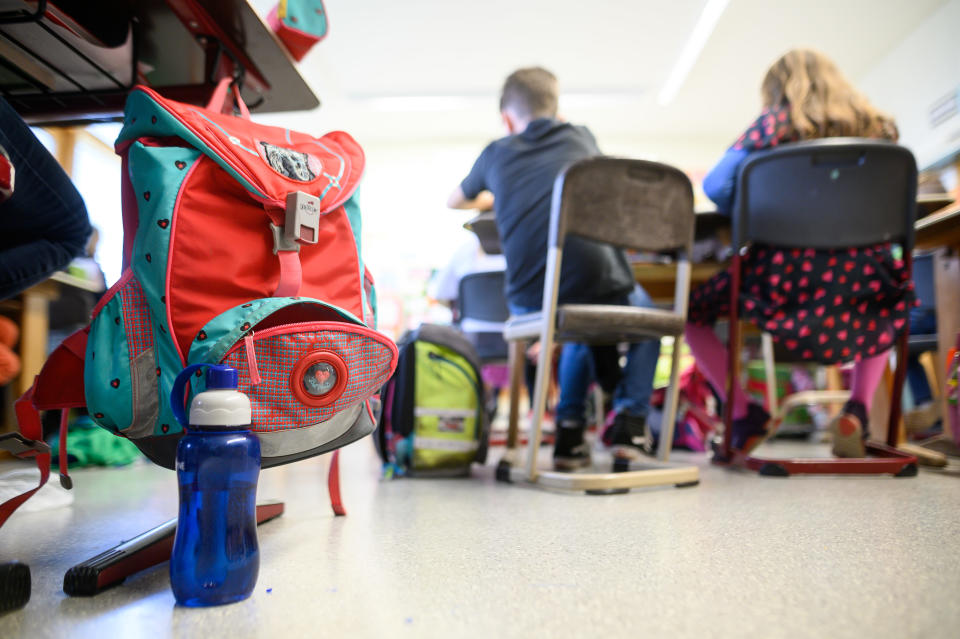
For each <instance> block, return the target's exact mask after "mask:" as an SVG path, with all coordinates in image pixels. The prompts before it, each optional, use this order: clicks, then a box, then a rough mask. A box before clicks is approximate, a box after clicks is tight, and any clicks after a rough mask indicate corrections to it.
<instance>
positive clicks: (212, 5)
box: [0, 0, 320, 125]
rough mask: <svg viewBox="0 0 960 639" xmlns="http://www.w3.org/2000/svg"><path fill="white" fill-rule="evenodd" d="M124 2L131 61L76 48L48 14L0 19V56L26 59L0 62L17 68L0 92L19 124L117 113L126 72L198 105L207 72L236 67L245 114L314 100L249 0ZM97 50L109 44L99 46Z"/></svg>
mask: <svg viewBox="0 0 960 639" xmlns="http://www.w3.org/2000/svg"><path fill="white" fill-rule="evenodd" d="M124 1H125V3H126V4H127V5H128V6H127V9H128V10H129V13H130V17H131V19H132V21H131V26H132V29H133V45H132V47H130V59H129V60H126V58H125V57H123V56H121V57H123V59H122V60H113V61H112V62H113V64H106V63H105V62H104V60H102V59H100V58H96V60H93V59H91V58H89V57H87V56H85V55H83V53H82V52H81V51H79V50H78V49H76V48H75V47H73V46H72V45H71V44H70V43H69V40H67V41H64V40H63V39H62V38H63V36H62V35H59V34H57V33H56V32H55V31H53V30H52V29H51V28H50V26H49V24H48V23H49V22H50V19H45V20H43V21H41V23H37V22H35V21H29V22H25V23H21V24H17V25H7V26H5V27H4V26H2V24H0V44H3V45H5V46H3V47H2V48H0V53H2V52H3V51H6V52H7V55H10V52H11V51H13V52H15V53H17V60H20V61H21V62H23V63H24V64H20V65H17V64H16V63H15V62H11V61H10V60H7V58H6V57H5V56H4V55H0V68H2V69H7V70H9V69H10V68H11V66H12V67H13V68H15V69H16V73H15V74H12V75H11V73H7V74H4V75H3V76H2V77H0V90H3V93H4V97H5V98H6V99H7V101H8V102H9V103H10V104H11V106H13V108H14V109H16V110H17V111H18V112H19V113H20V115H21V116H23V118H24V119H25V120H26V121H27V122H29V123H30V124H35V125H36V124H68V123H78V122H85V121H103V120H106V119H114V120H119V119H120V117H121V116H122V111H123V104H124V102H125V101H126V96H127V92H128V91H129V89H130V84H131V82H130V81H129V79H130V77H132V76H134V75H135V74H133V73H132V72H131V69H136V70H138V71H139V72H141V73H142V74H143V82H144V83H145V84H149V85H150V86H151V87H153V88H156V89H158V90H159V91H160V93H162V94H163V96H164V97H167V98H170V99H173V100H178V101H181V102H188V103H191V104H205V103H206V102H207V100H208V99H209V97H210V93H211V91H212V88H213V80H214V78H213V77H211V76H213V75H216V77H223V76H225V75H229V73H230V68H229V67H233V66H234V65H237V66H239V67H240V68H241V69H242V71H243V73H244V86H243V91H242V93H243V97H244V100H245V101H246V102H247V104H248V105H249V106H250V110H251V111H256V112H258V113H268V112H275V111H304V110H309V109H313V108H316V107H317V106H319V104H320V103H319V100H318V99H317V97H316V96H315V95H314V94H313V91H312V90H311V89H310V87H309V85H307V83H306V81H305V80H304V79H303V77H301V75H300V73H299V71H297V68H296V66H295V63H294V61H293V59H292V58H291V57H290V54H289V53H288V52H287V51H286V49H285V48H284V47H283V45H282V44H281V43H280V41H279V40H278V39H277V37H276V36H275V35H274V33H273V31H272V30H271V29H270V28H269V27H268V26H267V25H266V23H264V21H263V20H262V19H261V17H260V16H259V15H258V14H257V12H256V10H255V9H254V8H253V7H252V6H251V5H250V3H249V2H248V1H247V0H210V1H205V2H187V1H185V0H124ZM24 15H25V14H24ZM41 24H42V25H43V26H41ZM20 45H22V48H21V46H20ZM32 47H35V48H36V49H37V50H33V49H32ZM100 50H107V49H105V48H102V47H101V48H99V50H98V51H97V53H99V52H100ZM223 52H225V53H223ZM88 53H90V51H88ZM95 57H96V55H95ZM21 58H23V59H22V60H21ZM26 62H29V64H25V63H26ZM104 65H105V66H104Z"/></svg>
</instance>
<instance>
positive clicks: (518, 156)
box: [460, 118, 634, 308]
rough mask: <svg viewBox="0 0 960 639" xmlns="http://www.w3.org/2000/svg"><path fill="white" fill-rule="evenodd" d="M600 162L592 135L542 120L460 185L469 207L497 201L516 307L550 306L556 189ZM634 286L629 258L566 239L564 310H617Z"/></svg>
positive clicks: (494, 151)
mask: <svg viewBox="0 0 960 639" xmlns="http://www.w3.org/2000/svg"><path fill="white" fill-rule="evenodd" d="M595 155H600V150H599V149H598V148H597V143H596V140H594V137H593V134H591V133H590V131H589V130H587V128H586V127H582V126H574V125H572V124H567V123H565V122H560V121H558V120H554V119H550V118H540V119H537V120H534V121H533V122H531V123H530V124H529V125H528V126H527V128H526V129H525V130H524V131H523V133H520V134H517V135H510V136H507V137H505V138H501V139H499V140H495V141H493V142H491V143H490V144H489V145H487V147H486V148H485V149H484V150H483V152H482V153H481V154H480V157H479V158H477V161H476V163H474V165H473V168H472V169H471V170H470V174H469V175H468V176H467V177H466V178H464V180H463V182H462V183H461V184H460V188H461V189H462V190H463V194H464V196H465V197H467V198H468V199H473V198H475V197H476V196H477V195H478V194H479V193H480V192H481V191H483V190H489V191H491V192H492V193H493V195H494V202H495V208H496V211H497V215H496V220H497V230H498V231H499V232H500V242H501V245H502V247H503V254H504V256H505V257H506V260H507V291H506V293H507V299H508V300H509V302H510V304H512V305H514V306H521V307H527V308H539V307H541V306H542V305H543V278H544V272H545V270H546V258H547V233H548V231H549V227H550V200H551V197H552V194H553V182H554V180H555V179H556V177H557V175H558V174H559V173H560V171H562V170H563V169H564V167H566V166H567V165H568V164H571V163H573V162H576V161H577V160H582V159H584V158H589V157H593V156H595ZM633 286H634V281H633V271H632V270H631V269H630V264H629V263H628V262H627V258H626V255H625V254H624V252H623V251H622V250H620V249H617V248H614V247H612V246H609V245H606V244H601V243H598V242H592V241H590V240H584V239H581V238H578V237H568V238H567V240H566V243H565V244H564V253H563V264H562V267H561V273H560V302H561V303H603V302H612V301H613V300H616V299H618V298H622V297H623V296H624V295H627V294H628V293H629V292H630V291H632V290H633Z"/></svg>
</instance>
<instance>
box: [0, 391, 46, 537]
mask: <svg viewBox="0 0 960 639" xmlns="http://www.w3.org/2000/svg"><path fill="white" fill-rule="evenodd" d="M36 385H37V383H36V381H34V383H33V386H31V387H30V388H29V389H27V392H26V393H24V394H23V396H22V397H21V398H20V399H18V400H17V401H16V402H15V403H14V410H15V411H16V413H17V422H18V423H19V424H20V432H19V433H8V434H6V435H2V436H0V448H2V449H3V450H6V451H9V452H11V453H13V454H14V455H16V456H17V457H20V458H21V459H29V458H30V457H33V458H34V459H36V460H37V468H39V469H40V483H39V484H38V485H37V487H36V488H34V489H33V490H28V491H27V492H25V493H23V494H22V495H17V496H16V497H12V498H10V499H8V500H7V501H5V502H4V503H3V504H0V526H2V525H3V524H4V522H5V521H7V519H9V518H10V515H12V514H13V512H14V511H15V510H16V509H17V508H19V507H20V505H21V504H22V503H24V502H25V501H27V500H28V499H30V498H31V497H33V494H34V493H35V492H37V491H38V490H40V489H41V488H43V485H44V484H45V483H47V479H49V478H50V447H49V446H47V444H46V443H44V441H43V426H41V424H40V413H39V411H37V408H36V406H34V404H33V389H34V388H35V387H36Z"/></svg>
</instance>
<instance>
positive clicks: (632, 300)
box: [508, 285, 660, 422]
mask: <svg viewBox="0 0 960 639" xmlns="http://www.w3.org/2000/svg"><path fill="white" fill-rule="evenodd" d="M616 304H618V305H623V306H637V307H646V308H650V307H653V301H652V300H651V299H650V296H649V295H647V293H646V291H644V290H643V289H642V288H641V287H640V286H639V285H637V286H636V287H635V288H634V289H633V292H632V293H630V294H629V295H627V296H626V297H624V298H623V299H622V300H618V301H617V302H616ZM508 306H509V307H510V312H511V313H512V314H514V315H523V314H525V313H533V312H536V311H539V310H540V309H539V308H528V307H523V306H517V305H515V304H508ZM659 357H660V340H656V339H647V340H642V341H640V342H635V343H633V344H630V348H629V349H628V350H627V363H626V366H624V367H623V370H622V374H621V377H620V382H619V383H618V384H617V388H616V391H615V392H614V395H613V408H614V410H616V411H617V412H618V413H627V414H630V415H635V416H638V417H639V416H646V414H647V412H648V411H649V409H650V395H651V393H652V392H653V375H654V373H655V372H656V369H657V359H658V358H659ZM557 377H558V379H559V383H560V401H559V402H558V403H557V421H558V422H559V421H560V420H564V419H570V420H577V421H582V420H583V418H584V414H585V413H586V410H587V404H586V400H587V389H588V388H589V386H590V383H591V382H593V381H594V380H595V378H596V368H595V365H594V361H593V353H592V352H591V350H590V346H589V345H587V344H584V343H581V342H567V343H565V344H564V345H563V350H562V351H561V353H560V363H559V365H558V367H557Z"/></svg>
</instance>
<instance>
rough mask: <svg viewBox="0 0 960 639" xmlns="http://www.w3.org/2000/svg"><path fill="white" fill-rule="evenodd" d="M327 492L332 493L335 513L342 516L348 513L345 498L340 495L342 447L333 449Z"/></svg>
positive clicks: (331, 497) (331, 501)
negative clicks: (344, 505) (344, 504)
mask: <svg viewBox="0 0 960 639" xmlns="http://www.w3.org/2000/svg"><path fill="white" fill-rule="evenodd" d="M327 492H329V493H330V507H331V508H333V514H334V515H336V516H337V517H342V516H344V515H346V514H347V509H346V508H344V507H343V499H342V498H341V497H340V449H339V448H338V449H337V450H335V451H333V458H332V459H330V471H329V472H328V473H327Z"/></svg>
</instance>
